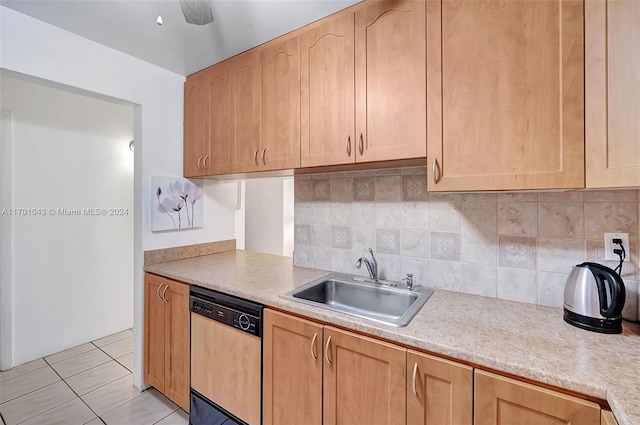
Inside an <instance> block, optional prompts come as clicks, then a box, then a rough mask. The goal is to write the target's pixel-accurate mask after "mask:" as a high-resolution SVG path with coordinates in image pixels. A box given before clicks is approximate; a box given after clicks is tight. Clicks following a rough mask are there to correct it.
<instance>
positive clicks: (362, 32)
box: [355, 0, 427, 162]
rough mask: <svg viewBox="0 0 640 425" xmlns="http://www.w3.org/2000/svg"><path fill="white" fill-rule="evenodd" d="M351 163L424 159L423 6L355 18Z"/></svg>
mask: <svg viewBox="0 0 640 425" xmlns="http://www.w3.org/2000/svg"><path fill="white" fill-rule="evenodd" d="M355 51H356V58H355V59H356V67H355V72H356V137H357V140H356V158H357V159H356V162H368V161H383V160H391V159H404V158H418V157H424V156H425V155H426V149H427V146H426V124H425V116H426V89H425V79H426V77H425V2H424V0H422V1H412V0H400V1H387V2H371V3H370V4H369V5H365V6H363V7H362V8H361V9H359V10H358V11H357V12H356V13H355Z"/></svg>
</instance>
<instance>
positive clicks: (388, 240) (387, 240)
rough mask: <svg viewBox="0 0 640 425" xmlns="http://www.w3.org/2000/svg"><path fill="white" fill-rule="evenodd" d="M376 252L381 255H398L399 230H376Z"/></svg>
mask: <svg viewBox="0 0 640 425" xmlns="http://www.w3.org/2000/svg"><path fill="white" fill-rule="evenodd" d="M375 251H376V252H379V253H381V254H393V255H399V254H400V230H398V229H378V230H376V249H375Z"/></svg>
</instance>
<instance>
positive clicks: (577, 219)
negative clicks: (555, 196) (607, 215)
mask: <svg viewBox="0 0 640 425" xmlns="http://www.w3.org/2000/svg"><path fill="white" fill-rule="evenodd" d="M538 237H546V238H576V239H577V238H584V207H583V204H582V203H579V204H578V203H569V202H565V203H539V204H538Z"/></svg>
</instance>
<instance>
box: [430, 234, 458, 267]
mask: <svg viewBox="0 0 640 425" xmlns="http://www.w3.org/2000/svg"><path fill="white" fill-rule="evenodd" d="M430 239H431V258H433V259H436V260H447V261H460V234H459V233H445V232H431V235H430Z"/></svg>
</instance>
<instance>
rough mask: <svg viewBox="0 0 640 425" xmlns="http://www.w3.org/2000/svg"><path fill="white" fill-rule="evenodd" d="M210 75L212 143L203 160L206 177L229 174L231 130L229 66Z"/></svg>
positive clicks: (222, 65) (215, 70)
mask: <svg viewBox="0 0 640 425" xmlns="http://www.w3.org/2000/svg"><path fill="white" fill-rule="evenodd" d="M207 72H208V73H209V84H210V86H209V87H210V99H211V111H210V115H209V120H210V122H211V130H210V137H211V143H210V148H209V154H208V155H207V156H206V157H205V159H204V160H203V162H202V163H203V166H204V172H205V175H214V174H225V173H228V172H229V148H230V128H231V120H230V117H229V114H230V113H229V109H230V101H229V64H228V63H221V64H219V65H216V66H213V67H211V68H209V69H208V70H207Z"/></svg>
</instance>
